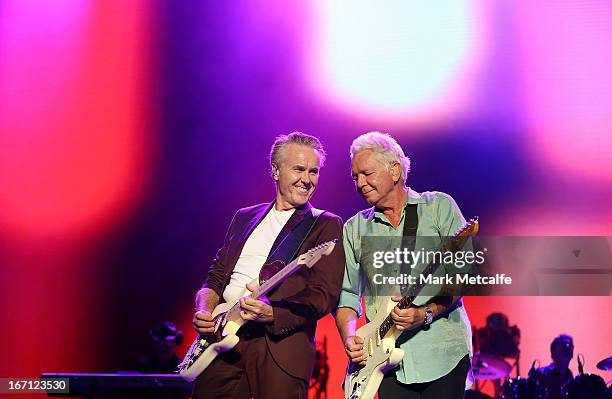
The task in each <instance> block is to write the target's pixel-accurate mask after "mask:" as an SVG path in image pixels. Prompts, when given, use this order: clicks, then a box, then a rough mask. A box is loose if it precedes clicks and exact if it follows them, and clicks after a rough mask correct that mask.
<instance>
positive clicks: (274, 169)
mask: <svg viewBox="0 0 612 399" xmlns="http://www.w3.org/2000/svg"><path fill="white" fill-rule="evenodd" d="M272 178H273V179H274V180H278V166H277V165H276V164H275V163H273V164H272Z"/></svg>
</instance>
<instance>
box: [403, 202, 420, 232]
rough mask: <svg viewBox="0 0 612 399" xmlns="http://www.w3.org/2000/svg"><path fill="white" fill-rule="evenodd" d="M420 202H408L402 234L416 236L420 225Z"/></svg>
mask: <svg viewBox="0 0 612 399" xmlns="http://www.w3.org/2000/svg"><path fill="white" fill-rule="evenodd" d="M417 207H418V204H407V205H406V208H404V209H405V213H404V231H403V233H402V236H404V237H414V236H416V232H417V229H418V227H419V215H418V213H417Z"/></svg>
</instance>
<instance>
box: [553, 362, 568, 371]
mask: <svg viewBox="0 0 612 399" xmlns="http://www.w3.org/2000/svg"><path fill="white" fill-rule="evenodd" d="M553 364H554V365H555V370H557V371H558V372H559V373H560V374H563V373H566V372H567V370H568V369H569V362H560V361H556V362H555V361H553Z"/></svg>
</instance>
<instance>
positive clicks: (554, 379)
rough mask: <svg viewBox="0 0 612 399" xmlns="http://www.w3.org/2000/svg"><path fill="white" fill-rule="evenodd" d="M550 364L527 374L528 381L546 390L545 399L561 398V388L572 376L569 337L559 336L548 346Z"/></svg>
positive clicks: (572, 344)
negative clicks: (537, 382) (536, 382)
mask: <svg viewBox="0 0 612 399" xmlns="http://www.w3.org/2000/svg"><path fill="white" fill-rule="evenodd" d="M550 356H551V357H552V360H553V361H552V363H551V364H549V365H548V366H545V367H540V368H539V369H535V370H533V371H531V372H530V373H529V379H532V380H536V381H539V382H540V384H541V385H542V386H543V387H544V388H545V389H546V395H545V396H544V398H545V399H559V398H561V397H562V396H561V387H562V386H563V384H565V383H566V382H568V381H570V380H571V379H572V378H573V377H574V375H573V374H572V371H571V370H570V369H569V363H570V361H571V360H572V358H573V357H574V341H573V340H572V337H570V336H569V335H565V334H562V335H559V336H558V337H556V338H555V339H553V341H552V342H551V344H550Z"/></svg>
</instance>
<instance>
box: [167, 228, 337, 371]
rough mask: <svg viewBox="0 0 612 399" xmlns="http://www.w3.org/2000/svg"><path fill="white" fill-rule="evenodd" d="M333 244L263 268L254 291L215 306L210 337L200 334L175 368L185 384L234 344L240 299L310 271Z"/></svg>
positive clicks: (239, 324) (239, 323) (257, 296)
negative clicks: (301, 270)
mask: <svg viewBox="0 0 612 399" xmlns="http://www.w3.org/2000/svg"><path fill="white" fill-rule="evenodd" d="M336 242H337V239H335V240H331V241H327V242H324V243H322V244H319V245H317V246H316V247H314V248H311V249H309V250H308V252H306V253H304V254H302V255H300V256H298V257H297V258H295V259H294V260H293V261H292V262H291V263H289V264H288V265H285V263H284V262H282V261H275V262H272V263H269V264H265V265H263V266H262V269H261V271H260V275H259V278H256V279H254V280H253V281H251V284H252V285H254V286H255V287H257V289H256V290H255V291H253V292H250V291H249V290H248V289H246V288H245V289H244V290H243V291H242V293H241V294H240V295H239V296H238V298H237V299H235V300H234V301H231V302H226V303H222V304H220V305H218V306H217V307H216V308H215V310H214V311H213V312H212V315H211V316H212V319H213V322H214V323H215V330H214V332H212V333H210V334H206V335H200V336H199V337H198V338H196V340H195V341H194V343H193V344H191V346H190V347H189V350H188V351H187V353H186V354H185V358H184V359H183V361H182V362H181V364H179V365H178V371H179V374H180V375H181V377H183V379H185V380H187V381H193V380H195V379H196V378H197V376H198V375H200V374H201V373H202V372H203V371H204V370H205V369H206V368H207V367H208V366H209V365H210V364H211V363H212V361H213V360H215V358H216V357H217V356H218V355H219V354H220V353H223V352H227V351H229V350H231V349H232V348H234V347H235V346H236V345H237V344H238V341H240V338H238V330H240V327H242V326H243V325H244V324H245V323H246V321H245V320H244V319H243V318H242V317H241V316H240V298H242V297H244V296H247V295H248V296H249V297H250V298H252V299H260V298H261V297H263V296H264V295H266V294H267V293H268V292H270V290H272V289H274V288H275V287H276V286H278V285H279V284H280V283H282V282H283V281H284V280H285V279H286V278H288V277H289V276H290V275H291V274H292V273H294V272H296V271H297V270H298V269H299V268H300V267H302V266H305V267H307V268H311V267H313V266H314V264H315V263H317V262H318V261H319V259H321V257H323V256H327V255H329V254H330V253H331V252H332V251H333V250H334V247H335V245H336Z"/></svg>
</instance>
